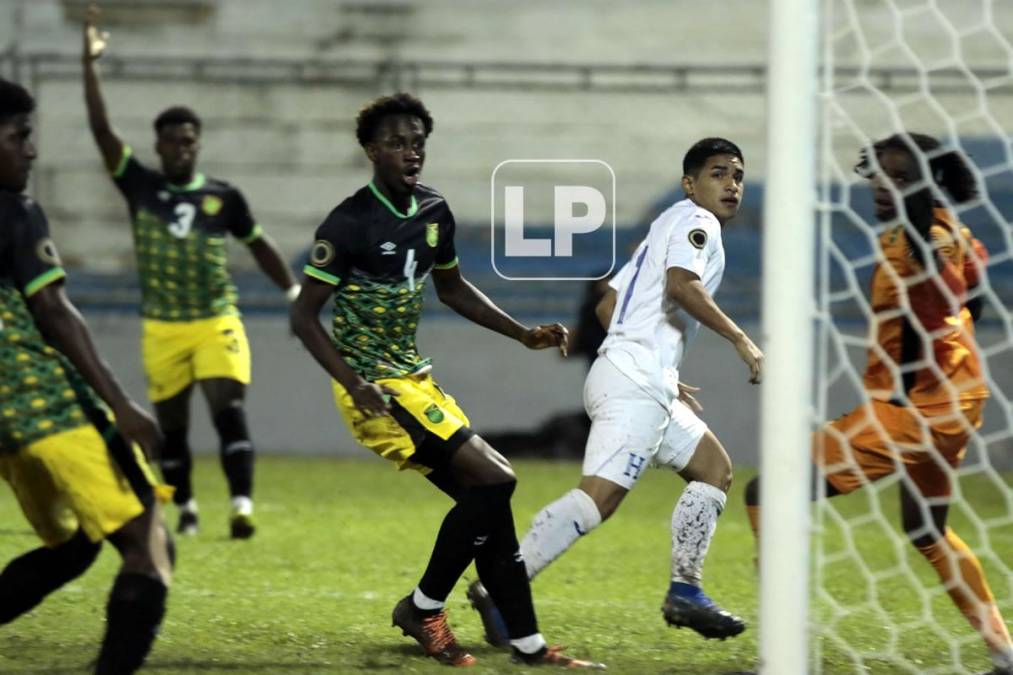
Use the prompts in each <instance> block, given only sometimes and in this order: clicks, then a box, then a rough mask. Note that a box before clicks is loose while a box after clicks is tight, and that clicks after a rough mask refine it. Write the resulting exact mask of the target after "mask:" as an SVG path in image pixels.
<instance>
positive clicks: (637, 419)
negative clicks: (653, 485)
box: [582, 356, 707, 490]
mask: <svg viewBox="0 0 1013 675" xmlns="http://www.w3.org/2000/svg"><path fill="white" fill-rule="evenodd" d="M584 409H585V410H587V414H588V416H589V417H590V418H591V433H590V435H589V436H588V439H587V447H586V448H585V449H584V467H583V470H582V473H583V475H585V476H598V477H599V478H604V479H606V480H610V481H612V482H613V483H616V484H618V485H621V486H623V487H624V488H626V489H627V490H629V489H631V488H632V487H633V485H634V484H635V483H636V482H637V480H638V479H639V478H640V476H641V475H643V473H644V471H645V470H646V469H647V467H648V466H650V465H654V466H666V467H670V468H671V469H673V470H675V471H681V470H682V469H683V468H685V466H686V464H688V463H689V460H690V459H691V458H692V457H693V453H694V452H696V446H697V445H698V444H699V443H700V439H701V438H703V435H704V433H706V432H707V424H706V423H705V422H704V421H703V420H702V419H700V418H699V417H697V416H696V415H695V414H694V413H693V411H692V410H690V409H689V408H688V407H687V406H686V405H685V404H684V403H682V402H681V401H678V400H676V401H673V402H672V404H671V406H670V409H668V410H666V409H665V407H664V406H662V405H661V404H660V403H658V401H656V400H655V399H654V398H653V397H652V396H651V395H650V394H649V393H647V391H645V390H644V389H642V388H640V387H639V386H638V385H637V384H636V383H634V382H633V380H631V379H629V378H628V377H626V375H624V374H623V373H622V371H620V370H619V369H618V368H616V367H615V365H613V363H612V362H611V361H609V360H608V358H607V357H606V356H599V357H598V359H597V360H595V362H594V364H593V365H592V366H591V371H590V372H589V373H588V374H587V380H585V382H584Z"/></svg>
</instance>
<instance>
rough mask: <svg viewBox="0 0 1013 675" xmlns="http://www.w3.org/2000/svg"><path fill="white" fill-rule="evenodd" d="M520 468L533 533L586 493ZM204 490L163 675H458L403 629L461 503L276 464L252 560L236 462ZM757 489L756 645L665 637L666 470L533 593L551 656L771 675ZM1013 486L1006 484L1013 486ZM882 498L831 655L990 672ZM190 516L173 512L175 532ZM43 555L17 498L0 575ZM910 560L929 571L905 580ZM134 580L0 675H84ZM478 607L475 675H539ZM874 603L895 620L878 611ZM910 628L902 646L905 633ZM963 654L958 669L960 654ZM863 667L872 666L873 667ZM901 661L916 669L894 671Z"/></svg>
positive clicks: (993, 498) (1, 512)
mask: <svg viewBox="0 0 1013 675" xmlns="http://www.w3.org/2000/svg"><path fill="white" fill-rule="evenodd" d="M516 468H517V472H518V475H519V476H520V486H519V488H518V491H517V495H516V497H515V512H516V517H517V522H518V531H519V533H523V531H524V529H525V526H526V525H527V523H528V522H529V521H530V518H531V516H532V515H533V514H534V513H535V512H536V511H537V510H538V509H539V508H541V506H543V505H544V504H546V503H547V502H549V501H551V500H553V499H555V498H556V497H558V496H559V495H560V494H561V493H562V492H563V491H565V490H568V489H570V488H571V487H573V486H574V485H575V484H576V481H577V477H578V473H579V465H578V464H576V463H543V462H517V463H516ZM195 477H196V487H197V495H198V498H199V499H200V504H201V527H202V530H201V532H200V534H199V535H198V536H196V537H194V538H188V539H181V540H178V543H177V545H178V556H179V559H178V565H177V570H176V578H175V583H174V586H173V589H172V592H171V594H170V596H169V611H168V615H167V618H166V620H165V622H164V624H163V626H162V633H161V636H160V637H159V640H158V642H157V643H156V646H155V649H154V650H153V652H152V654H151V656H150V657H149V659H148V665H147V668H148V670H149V671H151V672H157V673H189V672H201V673H289V672H291V673H349V672H357V671H375V672H390V673H429V672H432V673H436V672H447V671H446V670H445V668H444V667H442V666H439V665H438V664H436V663H435V662H433V661H430V660H428V659H426V658H424V657H423V656H422V655H421V651H420V650H419V648H418V647H417V646H416V645H415V644H414V642H413V641H411V640H410V639H409V638H405V637H402V636H401V634H400V631H397V630H395V629H392V628H391V627H390V612H391V609H392V608H393V606H394V604H395V603H396V602H397V600H398V599H399V598H400V597H402V596H403V595H405V594H406V593H407V592H408V591H409V590H411V589H412V587H413V586H414V584H415V583H416V581H417V580H418V577H419V575H420V574H421V571H422V569H423V567H424V565H425V563H426V561H427V559H428V556H429V550H430V546H431V544H432V541H433V539H434V537H435V533H436V530H437V528H438V526H439V523H440V519H441V517H442V515H443V513H444V512H445V511H446V509H447V508H448V505H449V500H447V498H445V497H444V496H443V495H441V494H440V493H438V492H437V491H436V490H435V489H434V488H432V487H431V486H430V485H429V484H428V483H427V482H426V481H425V480H423V479H421V478H419V477H418V476H415V475H412V474H411V473H407V474H403V475H399V474H398V473H397V472H395V471H394V470H392V468H391V467H390V466H389V465H388V464H386V463H384V462H382V461H378V460H363V461H358V460H335V459H308V458H282V457H263V458H261V459H260V460H259V463H258V465H257V518H258V525H259V528H260V529H259V531H258V533H257V535H256V537H254V538H253V539H252V540H250V541H244V542H233V541H230V540H229V539H228V538H227V525H226V519H227V513H228V509H227V503H226V502H227V500H226V497H225V494H226V492H225V485H224V480H223V477H222V474H221V471H220V470H219V468H218V466H217V461H216V460H215V459H212V458H205V459H201V460H199V461H198V463H197V468H196V476H195ZM747 478H748V476H747V474H746V472H745V471H741V472H739V475H738V476H737V479H736V488H733V494H732V495H731V497H730V499H729V502H728V503H729V506H728V509H727V510H726V512H725V513H724V515H723V516H722V518H721V520H720V522H719V527H718V533H717V536H716V538H715V541H714V544H713V546H712V548H711V552H710V555H709V557H708V561H707V566H706V572H705V582H706V583H705V585H706V588H707V589H708V591H709V592H710V593H711V594H712V595H713V596H714V597H715V598H716V599H717V600H718V602H719V603H721V604H722V605H723V606H725V607H726V608H728V609H730V610H732V611H735V612H738V613H740V614H741V615H742V616H744V617H745V619H746V620H747V622H748V623H749V624H750V627H749V629H748V630H747V631H746V632H745V633H744V634H743V635H741V636H740V637H738V638H736V639H732V640H728V641H725V642H714V641H705V640H703V639H702V638H700V637H698V636H697V635H696V634H695V633H692V632H690V631H688V630H681V631H680V630H674V629H671V628H668V627H666V626H665V625H664V622H663V620H662V618H661V614H660V611H659V608H660V605H661V600H662V597H663V594H664V591H665V589H666V587H667V577H668V559H669V518H670V515H671V511H672V506H673V505H674V503H675V501H676V499H677V498H678V495H679V493H680V491H681V489H682V482H681V480H679V479H678V478H677V477H675V476H673V475H671V474H669V473H668V472H664V471H658V470H655V471H651V472H648V474H647V475H646V476H645V478H644V479H643V480H642V482H641V484H640V485H639V486H638V488H637V489H636V490H634V492H633V493H632V494H631V495H630V496H629V497H628V498H627V501H626V503H625V504H624V505H623V507H622V508H621V509H620V510H619V512H618V513H617V515H616V516H615V517H614V518H613V519H612V520H611V521H610V522H608V523H606V524H605V525H603V526H602V527H601V528H600V529H599V530H598V531H596V532H595V533H594V534H593V535H591V536H589V537H588V538H586V539H585V540H583V541H581V542H579V543H578V544H577V545H576V546H575V547H574V549H572V550H571V551H570V552H569V553H567V554H566V555H565V556H564V557H563V558H561V559H560V560H559V561H557V562H556V563H555V564H553V565H552V566H551V567H549V568H548V569H547V570H546V571H545V572H544V573H543V574H542V575H541V576H540V577H539V578H538V580H537V581H536V582H535V583H534V594H535V602H536V606H537V608H538V613H539V620H540V624H541V628H542V632H543V633H544V634H545V636H546V637H547V638H548V640H549V641H550V642H553V643H561V644H565V645H568V646H569V651H570V652H572V653H573V654H575V655H579V656H586V657H589V658H594V659H596V660H601V661H604V662H606V663H607V664H608V665H609V669H610V671H611V672H618V673H638V674H639V673H694V674H695V673H737V672H743V671H750V670H753V669H755V667H756V649H757V644H756V639H757V631H756V617H757V582H756V577H755V574H754V571H753V562H752V560H753V543H752V536H751V535H750V533H749V527H748V524H747V522H746V518H745V513H744V509H743V507H742V498H741V488H742V486H743V485H744V484H745V482H746V479H747ZM1009 482H1010V477H1009V476H1007V477H1006V484H1007V486H1008V485H1009ZM963 488H964V491H965V494H968V495H970V498H971V499H972V504H973V505H974V506H975V507H976V509H977V510H978V511H979V513H982V514H985V515H986V516H987V517H993V518H1000V519H1001V518H1005V521H1006V523H1007V524H1005V525H1002V526H999V527H994V528H992V529H991V530H990V536H991V547H992V550H993V552H994V554H995V555H996V559H997V560H1005V561H1006V563H1007V564H1009V561H1010V560H1013V527H1011V526H1010V524H1009V521H1010V514H1009V512H1008V509H1009V508H1010V507H1009V505H1008V504H1007V502H1006V501H1004V497H1003V495H1002V493H1001V491H997V490H994V489H988V486H987V485H986V484H985V483H984V482H982V483H981V484H977V483H975V482H973V481H965V483H964V484H963ZM1007 494H1008V493H1007ZM880 497H881V501H882V510H883V518H882V519H881V520H877V519H872V520H871V521H870V522H869V523H867V526H866V527H865V528H864V529H863V530H862V534H861V536H858V537H856V544H855V547H856V548H857V549H859V550H860V551H861V553H862V555H863V560H864V561H865V562H864V565H865V567H863V566H862V565H860V564H859V563H858V562H856V559H854V558H849V557H846V556H845V557H842V558H841V560H840V561H839V562H836V563H835V564H834V565H830V566H828V567H826V568H825V571H824V574H825V576H826V581H825V583H826V587H827V588H828V589H829V590H828V593H829V594H830V596H832V597H833V599H834V600H835V601H836V602H837V603H840V606H842V607H844V606H847V607H851V608H852V609H851V610H850V611H848V612H845V613H843V614H835V613H834V612H832V611H831V610H830V608H829V606H828V605H827V604H826V603H823V604H821V605H819V606H817V607H816V608H815V609H814V616H815V617H816V620H817V621H820V622H822V625H830V626H832V627H833V633H834V634H835V635H837V636H839V637H840V638H842V639H843V640H846V641H847V644H848V645H850V647H844V646H843V643H838V642H836V641H835V640H832V639H831V640H824V641H823V642H822V643H821V644H822V647H823V650H822V655H821V660H822V664H823V670H824V672H826V673H851V672H872V673H894V672H898V673H899V672H907V673H912V672H932V671H933V670H935V672H940V673H950V672H957V671H958V670H959V668H961V667H963V668H967V669H969V670H971V671H974V670H978V671H981V670H986V669H987V667H988V662H987V658H986V656H985V654H984V650H983V647H981V646H980V643H979V641H978V638H977V636H976V635H975V634H973V633H972V632H971V631H970V629H969V628H968V627H967V626H966V624H965V623H964V621H963V619H962V618H961V617H960V616H959V615H958V614H957V612H956V610H955V609H954V608H953V607H952V606H951V605H950V604H949V600H948V599H947V598H946V596H945V595H942V594H941V593H939V592H938V591H937V590H936V584H935V578H934V573H933V572H932V571H931V569H929V567H928V565H927V564H925V563H923V562H922V561H921V560H920V558H919V556H918V555H917V553H913V554H909V553H912V552H913V550H912V552H908V550H907V548H906V545H903V543H902V542H899V543H898V542H895V541H894V539H892V538H891V533H895V532H896V530H895V528H894V527H893V523H896V522H897V517H896V497H895V495H893V490H892V488H887V489H886V490H885V491H884V492H882V493H880ZM1006 499H1008V496H1007V497H1006ZM868 503H869V502H868V498H867V497H863V496H853V497H849V498H846V499H845V500H842V501H835V504H834V506H835V507H837V509H838V510H839V512H840V513H842V514H843V516H844V517H845V518H860V517H861V514H863V513H866V512H867V511H868ZM1004 514H1005V515H1004ZM175 517H176V514H175V513H174V512H173V511H170V513H169V518H170V522H171V523H172V524H174V523H175ZM887 524H889V526H886V525H887ZM954 524H955V525H956V526H957V527H958V528H963V532H964V533H965V534H966V535H967V536H966V537H965V538H966V539H967V540H968V541H969V543H971V544H972V545H975V544H977V543H978V539H977V538H976V534H975V532H974V528H971V527H969V526H968V525H967V520H966V518H963V517H960V516H959V514H958V516H957V517H955V518H954ZM891 528H893V529H891ZM827 532H828V533H830V534H833V533H834V532H835V530H834V529H833V528H829V529H828V530H827ZM828 539H829V537H828ZM827 543H828V548H830V549H833V550H837V549H836V548H835V547H834V546H833V545H831V544H832V543H833V542H829V541H828V542H827ZM36 545H37V544H36V539H35V538H34V536H33V535H32V533H31V532H30V530H29V529H28V526H27V524H26V523H25V521H24V519H23V517H22V516H21V514H20V512H19V511H18V508H17V504H16V502H15V501H14V499H13V496H12V494H11V492H10V490H9V489H7V488H3V489H0V561H4V562H5V561H6V560H7V559H9V558H11V557H13V556H14V555H16V554H17V553H19V552H22V551H24V550H27V549H29V548H31V547H34V546H36ZM838 548H839V547H838ZM905 555H906V556H907V557H906V560H909V561H910V562H911V564H912V566H913V568H914V572H913V573H905V572H903V571H902V569H901V568H898V561H900V562H903V560H905V557H904V556H905ZM117 564H118V557H117V556H116V554H115V553H114V552H113V550H112V549H111V547H109V546H106V547H105V549H104V552H103V554H102V555H101V557H100V559H99V561H98V562H97V563H96V565H95V566H94V567H93V568H92V569H91V570H90V571H89V572H88V573H87V574H86V575H85V576H83V577H82V578H80V579H78V580H77V581H75V582H73V583H71V584H70V585H68V586H67V587H66V588H64V589H62V590H61V591H58V592H57V593H55V594H53V595H52V596H50V598H48V599H47V600H46V601H45V602H44V603H43V604H42V605H41V606H40V607H38V608H37V609H36V610H35V611H33V612H31V613H30V614H28V615H27V616H25V617H22V618H21V619H19V620H18V621H16V622H14V623H13V624H11V625H8V626H4V627H0V672H3V673H14V672H40V673H59V672H67V673H69V672H81V670H82V668H83V667H84V666H85V665H86V664H87V663H89V662H90V661H91V659H93V658H94V656H95V654H96V652H97V648H98V643H99V640H100V639H101V634H102V630H103V624H104V620H103V613H104V606H105V599H106V593H107V591H108V589H109V586H110V583H111V580H112V577H113V575H114V573H115V569H116V567H117ZM986 564H988V561H986ZM470 576H472V577H473V573H471V574H470ZM991 581H992V585H993V587H994V589H995V591H996V593H997V595H998V596H999V597H1000V601H1001V602H1002V603H1003V608H1004V609H1005V611H1006V615H1007V617H1008V616H1010V615H1011V614H1013V604H1011V602H1010V600H1011V598H1013V589H1011V581H1010V580H1009V579H1007V578H1005V577H999V576H997V573H996V572H995V571H994V569H993V570H992V576H991ZM919 589H928V590H929V592H928V593H923V592H918V591H919ZM464 590H465V584H464V583H461V584H459V585H458V587H457V588H456V589H455V590H454V593H453V594H452V596H451V597H450V599H449V602H448V606H449V608H450V610H451V612H450V619H451V623H452V625H453V626H454V628H455V630H456V632H457V635H458V638H459V640H460V641H461V642H462V644H464V645H466V646H467V647H468V648H470V649H471V650H472V651H473V653H474V654H475V656H476V657H477V658H478V659H479V661H480V664H481V665H480V667H479V668H477V669H473V672H479V673H482V672H489V673H492V672H517V673H519V672H523V669H522V668H520V667H517V666H513V665H511V664H509V663H508V658H507V656H506V655H505V654H503V653H501V652H498V651H495V650H493V649H491V648H489V647H487V646H486V645H485V644H484V642H483V641H482V632H481V624H480V622H479V620H478V616H477V615H476V614H474V613H473V612H472V611H471V610H470V608H468V606H467V601H466V600H465V598H464ZM873 595H875V597H876V598H878V599H879V601H880V602H881V603H883V604H884V605H886V609H885V610H878V609H875V607H874V605H872V604H870V603H868V602H867V600H869V599H870V598H871V597H873ZM863 603H864V604H863ZM901 624H903V628H900V629H893V630H891V626H894V627H895V626H897V625H901ZM958 643H959V644H958ZM954 645H957V646H956V648H955V649H956V652H957V657H956V658H957V661H956V662H954V660H953V657H952V656H951V653H950V650H951V647H953V646H954ZM848 649H854V650H856V652H860V653H862V654H863V655H864V659H865V660H864V661H861V662H859V661H856V660H855V658H854V655H853V654H849V652H848ZM891 651H892V652H893V653H894V654H895V655H899V656H901V657H902V658H903V659H904V660H905V662H906V665H905V663H901V662H900V661H897V660H890V658H889V653H890V652H891ZM879 654H881V655H882V657H880V656H879ZM870 655H871V656H870ZM859 664H860V665H859ZM860 666H864V667H860Z"/></svg>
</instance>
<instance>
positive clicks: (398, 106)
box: [355, 92, 433, 147]
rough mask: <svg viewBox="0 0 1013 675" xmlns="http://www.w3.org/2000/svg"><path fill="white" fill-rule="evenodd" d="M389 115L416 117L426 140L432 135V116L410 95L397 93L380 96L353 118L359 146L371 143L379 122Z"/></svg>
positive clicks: (420, 102)
mask: <svg viewBox="0 0 1013 675" xmlns="http://www.w3.org/2000/svg"><path fill="white" fill-rule="evenodd" d="M390 115H412V116H414V117H418V118H419V119H420V120H422V126H423V128H424V129H425V130H426V138H428V137H429V134H431V133H433V116H432V115H430V114H429V110H427V109H426V106H425V105H423V104H422V101H420V100H419V99H417V98H416V97H414V96H412V95H411V94H407V93H405V92H398V93H397V94H392V95H391V96H381V97H380V98H378V99H376V100H375V101H373V102H372V103H370V104H369V105H367V106H366V107H364V108H363V109H362V110H360V111H359V115H358V116H357V117H356V118H355V137H356V138H357V139H359V145H361V146H362V147H366V145H367V144H368V143H371V142H372V141H373V137H374V136H375V135H376V129H377V127H379V126H380V122H381V121H382V120H383V118H384V117H389V116H390Z"/></svg>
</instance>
